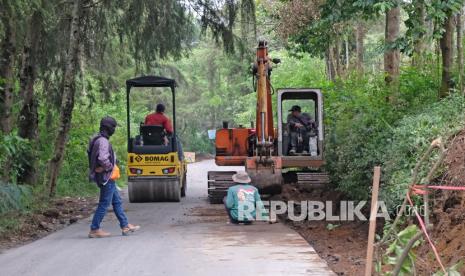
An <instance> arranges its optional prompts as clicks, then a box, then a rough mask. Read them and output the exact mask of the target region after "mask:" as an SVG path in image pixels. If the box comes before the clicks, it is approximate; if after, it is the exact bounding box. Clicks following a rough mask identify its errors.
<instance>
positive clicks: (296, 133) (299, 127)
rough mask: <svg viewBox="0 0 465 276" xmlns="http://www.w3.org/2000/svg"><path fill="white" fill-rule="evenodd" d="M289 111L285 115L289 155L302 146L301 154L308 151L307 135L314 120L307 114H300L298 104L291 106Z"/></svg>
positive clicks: (311, 128)
mask: <svg viewBox="0 0 465 276" xmlns="http://www.w3.org/2000/svg"><path fill="white" fill-rule="evenodd" d="M289 112H291V113H290V114H289V116H288V117H287V128H288V131H289V134H290V138H291V149H290V150H289V154H290V155H294V154H296V153H297V150H298V148H302V153H303V154H308V151H309V135H310V132H311V131H312V130H314V128H315V121H314V120H313V119H312V118H311V117H310V116H309V115H308V114H307V113H304V114H305V116H304V115H303V114H301V112H302V111H301V108H300V106H298V105H294V106H292V108H291V109H290V110H289ZM298 145H302V147H298Z"/></svg>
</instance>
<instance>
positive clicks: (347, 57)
mask: <svg viewBox="0 0 465 276" xmlns="http://www.w3.org/2000/svg"><path fill="white" fill-rule="evenodd" d="M344 45H345V48H346V49H345V53H346V62H345V63H346V64H345V65H346V68H345V71H346V73H348V72H349V63H350V57H349V56H350V55H349V38H348V37H347V38H346V39H345V41H344Z"/></svg>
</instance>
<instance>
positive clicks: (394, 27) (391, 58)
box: [384, 6, 400, 102]
mask: <svg viewBox="0 0 465 276" xmlns="http://www.w3.org/2000/svg"><path fill="white" fill-rule="evenodd" d="M399 26H400V8H399V7H398V6H397V7H394V8H392V9H390V10H389V11H387V13H386V30H385V44H386V46H387V47H388V48H387V49H386V50H385V52H384V71H385V73H386V77H385V82H386V84H387V85H388V86H390V87H391V88H392V90H391V93H390V95H389V97H388V101H390V102H393V101H394V99H395V95H394V93H396V92H395V91H396V89H397V83H398V78H399V59H400V51H399V50H398V49H393V48H392V44H393V43H394V42H395V41H396V40H397V38H398V37H399Z"/></svg>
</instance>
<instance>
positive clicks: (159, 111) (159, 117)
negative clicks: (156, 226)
mask: <svg viewBox="0 0 465 276" xmlns="http://www.w3.org/2000/svg"><path fill="white" fill-rule="evenodd" d="M164 112H165V105H164V104H161V103H159V104H157V107H156V110H155V112H154V113H151V114H149V115H147V116H146V117H145V122H144V125H146V126H162V127H163V128H164V130H165V132H166V133H167V134H168V135H171V134H173V126H172V125H171V121H170V119H169V118H168V117H167V116H166V115H165V114H164ZM167 144H168V138H167V137H166V136H165V145H167Z"/></svg>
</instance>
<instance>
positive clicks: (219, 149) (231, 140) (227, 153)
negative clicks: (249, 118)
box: [215, 128, 252, 166]
mask: <svg viewBox="0 0 465 276" xmlns="http://www.w3.org/2000/svg"><path fill="white" fill-rule="evenodd" d="M251 133H252V129H249V128H223V129H218V130H217V131H216V140H215V149H216V156H215V162H216V164H217V165H218V166H241V165H245V160H246V159H247V156H248V152H249V143H248V138H249V135H250V134H251Z"/></svg>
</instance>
